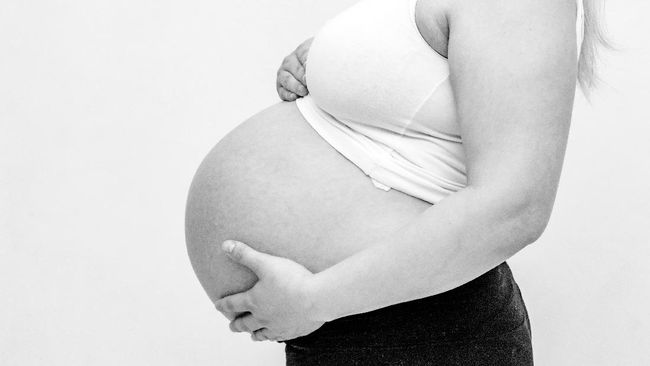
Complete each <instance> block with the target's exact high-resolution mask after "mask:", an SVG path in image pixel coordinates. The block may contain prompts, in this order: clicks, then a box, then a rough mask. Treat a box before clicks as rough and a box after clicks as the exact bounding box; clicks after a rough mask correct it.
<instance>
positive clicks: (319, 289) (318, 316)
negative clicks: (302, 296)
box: [307, 273, 335, 322]
mask: <svg viewBox="0 0 650 366" xmlns="http://www.w3.org/2000/svg"><path fill="white" fill-rule="evenodd" d="M324 285H325V283H324V282H323V278H322V276H321V275H320V274H318V273H315V274H314V275H313V276H312V277H311V280H310V281H309V283H308V286H307V291H308V298H309V299H310V306H309V318H310V319H311V320H313V321H320V322H329V321H332V320H334V319H335V318H334V317H333V316H332V315H331V314H330V313H329V310H328V307H327V305H328V303H329V302H328V301H327V299H328V298H330V296H331V294H328V293H327V289H326V288H325V286H324Z"/></svg>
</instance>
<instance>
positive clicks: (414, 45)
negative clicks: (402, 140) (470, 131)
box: [306, 0, 459, 139]
mask: <svg viewBox="0 0 650 366" xmlns="http://www.w3.org/2000/svg"><path fill="white" fill-rule="evenodd" d="M409 3H410V2H409V1H406V0H400V1H398V0H365V1H360V2H358V3H356V4H355V5H354V6H352V7H350V8H348V9H347V10H345V11H344V12H342V13H340V14H339V15H337V16H336V17H335V18H333V19H331V20H329V21H328V22H327V23H326V24H325V25H324V26H323V27H322V28H321V29H320V30H319V32H318V33H317V34H316V35H315V37H314V40H313V42H312V45H311V48H310V51H309V56H308V60H307V67H306V79H307V85H308V88H309V91H310V94H311V95H312V98H313V99H314V101H315V102H316V103H317V104H318V106H319V107H321V108H322V109H323V110H325V111H326V112H328V113H329V114H331V115H332V116H334V117H335V118H337V119H338V120H340V121H344V122H348V123H350V124H351V125H354V124H357V125H366V126H372V127H377V128H381V129H383V130H389V131H393V132H396V133H402V132H403V131H404V130H406V129H411V130H414V129H415V130H417V131H419V132H423V133H426V132H432V133H433V135H434V136H441V137H445V136H451V138H457V139H459V129H458V124H457V121H456V110H455V103H454V100H453V93H451V85H450V84H449V80H448V76H449V65H448V63H447V60H446V59H445V58H444V57H442V56H440V55H439V54H438V53H436V52H435V51H434V50H433V49H432V48H431V47H430V46H429V45H428V44H427V43H426V41H424V39H422V36H421V35H420V33H419V32H418V30H417V27H416V26H415V23H414V22H413V20H412V16H413V14H412V13H411V9H410V8H409V5H408V4H409ZM436 134H437V135H436Z"/></svg>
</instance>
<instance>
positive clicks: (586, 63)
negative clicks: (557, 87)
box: [578, 0, 612, 94]
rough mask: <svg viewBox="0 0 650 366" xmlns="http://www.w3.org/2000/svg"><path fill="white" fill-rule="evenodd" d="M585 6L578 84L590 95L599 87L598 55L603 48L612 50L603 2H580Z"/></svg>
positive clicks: (590, 0)
mask: <svg viewBox="0 0 650 366" xmlns="http://www.w3.org/2000/svg"><path fill="white" fill-rule="evenodd" d="M579 1H582V4H583V12H584V24H583V30H584V37H583V40H582V45H581V47H580V59H579V61H578V84H579V85H580V88H581V89H582V91H583V93H585V94H588V93H589V91H590V90H592V89H593V88H594V87H596V86H597V85H598V81H599V78H598V73H597V61H598V54H599V51H600V50H601V49H602V48H609V49H611V48H612V45H611V44H610V42H609V40H608V39H607V35H606V34H605V29H604V25H603V18H602V14H601V13H602V10H603V6H604V4H603V2H602V0H579Z"/></svg>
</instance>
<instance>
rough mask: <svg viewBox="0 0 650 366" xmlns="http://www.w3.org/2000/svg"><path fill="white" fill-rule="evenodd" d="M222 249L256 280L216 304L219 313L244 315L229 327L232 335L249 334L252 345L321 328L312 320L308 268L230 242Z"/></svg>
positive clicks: (238, 243)
mask: <svg viewBox="0 0 650 366" xmlns="http://www.w3.org/2000/svg"><path fill="white" fill-rule="evenodd" d="M222 249H223V250H224V251H225V252H226V253H227V254H228V256H229V257H230V258H231V259H232V260H234V261H235V262H237V263H239V264H242V265H244V266H246V267H248V268H249V269H251V270H252V271H253V272H254V273H255V274H256V275H257V277H258V279H259V280H258V281H257V283H256V284H255V286H253V287H252V288H251V289H250V290H248V291H245V292H240V293H237V294H234V295H231V296H226V297H224V298H222V299H220V300H218V301H217V302H215V307H216V308H217V310H219V311H221V312H222V313H244V314H242V315H240V316H239V317H237V318H235V319H234V320H233V321H232V322H231V323H230V329H231V330H232V331H233V332H248V333H251V338H252V339H253V340H254V341H264V340H273V341H284V340H288V339H293V338H297V337H300V336H304V335H307V334H309V333H311V332H313V331H315V330H316V329H318V328H320V327H321V326H322V325H323V324H324V322H323V321H318V320H316V319H315V318H314V316H313V315H314V314H313V313H314V304H313V301H312V300H313V297H312V296H311V294H312V293H313V287H314V286H313V281H314V280H313V278H314V274H313V273H311V272H310V271H309V270H308V269H307V268H305V267H304V266H302V265H300V264H298V263H296V262H294V261H292V260H290V259H287V258H281V257H276V256H272V255H269V254H265V253H261V252H258V251H256V250H254V249H252V248H251V247H249V246H248V245H246V244H244V243H241V242H237V241H233V240H226V241H225V242H224V243H223V245H222Z"/></svg>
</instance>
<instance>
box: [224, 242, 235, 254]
mask: <svg viewBox="0 0 650 366" xmlns="http://www.w3.org/2000/svg"><path fill="white" fill-rule="evenodd" d="M234 247H235V242H234V241H233V240H226V241H224V242H223V243H222V244H221V249H222V250H223V251H225V252H226V253H232V250H233V248H234Z"/></svg>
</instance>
